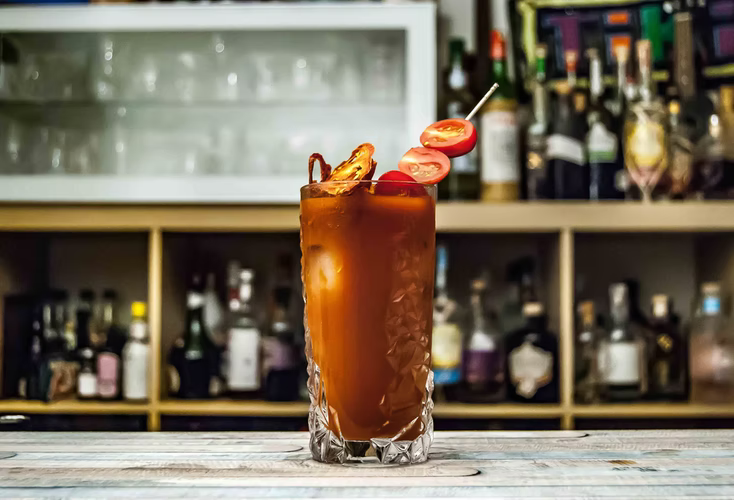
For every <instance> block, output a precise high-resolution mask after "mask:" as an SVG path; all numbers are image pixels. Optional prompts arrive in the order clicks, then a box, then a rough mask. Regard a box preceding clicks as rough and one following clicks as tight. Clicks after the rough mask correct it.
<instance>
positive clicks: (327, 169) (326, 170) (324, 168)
mask: <svg viewBox="0 0 734 500" xmlns="http://www.w3.org/2000/svg"><path fill="white" fill-rule="evenodd" d="M317 161H318V162H319V165H320V167H321V182H324V181H325V180H326V179H327V178H328V177H329V174H331V165H329V164H328V163H326V161H325V160H324V157H323V156H321V155H320V154H319V153H314V154H312V155H311V156H309V158H308V183H309V184H313V183H314V180H313V165H314V163H316V162H317Z"/></svg>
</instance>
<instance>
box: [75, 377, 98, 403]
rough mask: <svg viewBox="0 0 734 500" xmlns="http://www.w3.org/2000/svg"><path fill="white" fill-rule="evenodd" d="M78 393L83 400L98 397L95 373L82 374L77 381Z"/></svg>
mask: <svg viewBox="0 0 734 500" xmlns="http://www.w3.org/2000/svg"><path fill="white" fill-rule="evenodd" d="M77 392H78V393H79V396H80V397H83V398H93V397H95V396H97V376H96V375H95V374H94V373H80V374H79V378H78V379H77Z"/></svg>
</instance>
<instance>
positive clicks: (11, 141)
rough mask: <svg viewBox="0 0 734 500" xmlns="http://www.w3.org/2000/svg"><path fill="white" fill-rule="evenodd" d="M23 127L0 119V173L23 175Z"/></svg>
mask: <svg viewBox="0 0 734 500" xmlns="http://www.w3.org/2000/svg"><path fill="white" fill-rule="evenodd" d="M24 135H25V130H24V127H23V126H22V125H21V124H20V122H18V121H16V120H13V119H11V118H8V117H0V141H1V143H0V144H1V145H2V150H0V173H2V174H6V175H9V174H22V173H24V168H23V161H24V157H23V156H24V155H25V154H27V151H26V150H25V149H24Z"/></svg>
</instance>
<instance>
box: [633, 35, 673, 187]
mask: <svg viewBox="0 0 734 500" xmlns="http://www.w3.org/2000/svg"><path fill="white" fill-rule="evenodd" d="M651 50H652V49H651V45H650V41H649V40H640V41H638V42H637V62H638V65H639V67H638V71H639V95H640V97H639V99H638V100H636V101H635V102H633V103H632V104H630V106H629V108H628V110H627V115H626V119H625V124H624V164H625V168H626V169H627V172H628V173H629V176H630V178H631V179H632V180H633V181H634V183H635V184H636V185H637V187H638V188H639V190H640V191H641V193H642V197H643V199H644V200H651V199H652V190H653V189H654V188H655V185H656V184H657V183H658V181H659V180H660V178H661V177H662V176H663V174H664V173H665V171H666V170H667V168H668V147H667V140H668V119H667V113H666V110H665V106H664V105H663V104H662V102H660V100H658V99H657V98H656V95H655V83H654V82H653V80H652V55H651Z"/></svg>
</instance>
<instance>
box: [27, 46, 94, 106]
mask: <svg viewBox="0 0 734 500" xmlns="http://www.w3.org/2000/svg"><path fill="white" fill-rule="evenodd" d="M21 68H22V69H21V88H22V90H23V94H24V97H26V98H27V99H30V100H36V101H68V100H74V99H81V98H82V97H83V96H84V87H85V86H86V85H85V84H84V78H85V75H86V57H85V56H84V55H83V54H81V53H75V52H69V53H48V54H38V53H27V54H25V55H23V56H22V57H21Z"/></svg>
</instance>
